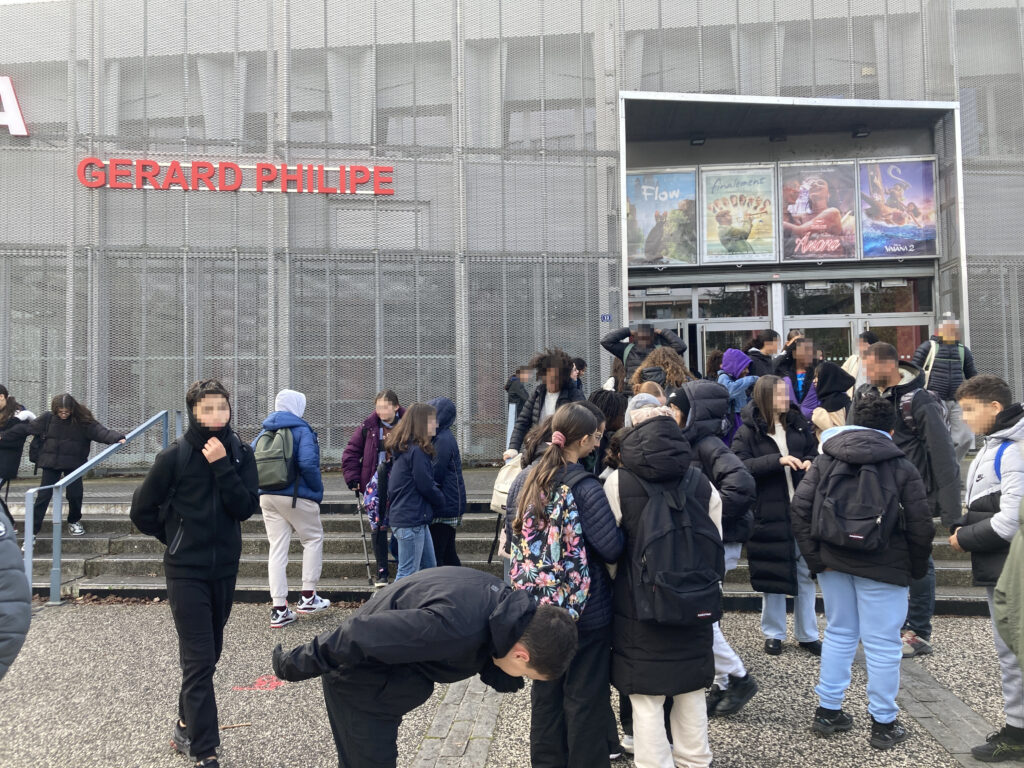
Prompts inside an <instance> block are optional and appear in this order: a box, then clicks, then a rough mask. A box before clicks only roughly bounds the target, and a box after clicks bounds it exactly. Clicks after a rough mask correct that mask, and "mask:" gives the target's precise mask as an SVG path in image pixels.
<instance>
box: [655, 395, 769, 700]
mask: <svg viewBox="0 0 1024 768" xmlns="http://www.w3.org/2000/svg"><path fill="white" fill-rule="evenodd" d="M668 404H669V405H670V406H671V407H672V412H673V414H674V415H675V417H676V423H678V424H679V426H680V427H682V429H683V437H684V438H686V440H687V441H688V442H689V443H690V446H691V447H692V448H693V461H692V466H695V467H697V468H698V469H700V470H701V471H702V472H703V473H704V475H705V476H706V477H707V478H708V479H709V480H710V481H711V483H712V484H713V485H714V486H715V488H716V489H717V490H718V494H719V496H721V498H722V541H723V542H724V543H725V570H726V572H728V571H731V570H733V569H734V568H735V567H736V566H737V565H738V564H739V559H740V552H741V550H742V549H743V544H744V542H746V540H747V539H749V538H750V531H751V529H752V527H753V521H754V515H753V511H752V509H753V506H754V501H755V500H756V499H757V485H756V483H755V482H754V477H753V475H751V474H750V472H748V471H747V468H746V467H745V466H743V462H742V461H740V459H739V457H737V456H736V454H735V453H733V452H732V451H731V450H730V449H729V447H728V446H727V445H726V444H725V443H724V442H722V427H723V425H724V424H725V418H726V414H727V413H728V411H729V390H727V389H726V388H725V387H724V386H722V385H721V384H719V383H717V382H713V381H691V382H687V383H686V384H683V386H682V387H680V388H679V389H675V390H672V392H670V393H669V396H668ZM714 634H715V684H714V685H713V686H712V688H711V691H710V692H709V693H708V699H707V707H708V716H709V717H715V716H726V715H733V714H735V713H737V712H739V711H740V709H742V708H743V707H744V706H745V705H746V703H747V702H748V701H750V699H751V698H753V696H754V694H755V693H757V682H756V681H755V680H754V678H752V677H750V675H748V674H747V668H746V667H745V666H744V664H743V661H742V659H740V657H739V655H738V654H737V653H736V651H734V650H733V649H732V647H731V646H730V645H729V643H728V641H726V639H725V635H723V634H722V628H721V627H720V626H719V622H717V621H716V622H715V625H714Z"/></svg>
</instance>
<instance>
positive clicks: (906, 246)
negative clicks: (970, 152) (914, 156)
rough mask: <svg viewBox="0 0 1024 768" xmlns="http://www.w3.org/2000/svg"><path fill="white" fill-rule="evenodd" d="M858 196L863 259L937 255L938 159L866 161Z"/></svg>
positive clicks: (861, 170) (861, 171)
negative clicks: (936, 173) (936, 181)
mask: <svg viewBox="0 0 1024 768" xmlns="http://www.w3.org/2000/svg"><path fill="white" fill-rule="evenodd" d="M860 199H861V203H860V210H861V216H860V237H861V244H862V245H861V247H862V249H863V253H864V258H865V259H885V258H888V259H894V258H906V257H908V256H937V255H938V238H937V236H936V228H935V220H936V205H935V163H934V161H932V160H886V161H877V162H862V163H861V164H860Z"/></svg>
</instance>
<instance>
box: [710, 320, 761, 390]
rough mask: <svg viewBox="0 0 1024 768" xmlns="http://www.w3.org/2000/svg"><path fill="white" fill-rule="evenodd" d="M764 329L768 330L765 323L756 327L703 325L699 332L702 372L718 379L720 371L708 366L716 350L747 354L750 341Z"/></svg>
mask: <svg viewBox="0 0 1024 768" xmlns="http://www.w3.org/2000/svg"><path fill="white" fill-rule="evenodd" d="M764 328H767V325H766V324H765V323H761V324H759V325H756V326H755V325H752V324H751V323H749V322H746V323H723V322H718V323H702V324H701V325H700V331H699V332H700V342H701V356H700V370H701V371H702V372H703V373H704V375H705V376H712V377H713V378H717V377H718V371H717V370H715V371H712V370H710V368H709V366H708V358H710V357H711V356H712V355H713V354H714V353H715V351H716V350H717V351H718V352H724V351H725V350H727V349H740V350H743V351H744V352H746V351H747V349H749V347H750V340H751V339H752V338H753V337H754V334H755V333H757V332H758V331H760V330H763V329H764Z"/></svg>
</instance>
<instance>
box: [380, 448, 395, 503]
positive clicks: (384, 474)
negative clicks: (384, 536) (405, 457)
mask: <svg viewBox="0 0 1024 768" xmlns="http://www.w3.org/2000/svg"><path fill="white" fill-rule="evenodd" d="M393 466H395V459H394V457H393V456H392V455H391V454H390V453H386V454H384V461H382V462H381V463H380V464H378V465H377V475H376V476H377V509H378V510H379V512H378V514H379V515H380V517H381V519H382V520H383V519H384V518H385V517H387V514H388V480H389V479H390V477H391V468H392V467H393Z"/></svg>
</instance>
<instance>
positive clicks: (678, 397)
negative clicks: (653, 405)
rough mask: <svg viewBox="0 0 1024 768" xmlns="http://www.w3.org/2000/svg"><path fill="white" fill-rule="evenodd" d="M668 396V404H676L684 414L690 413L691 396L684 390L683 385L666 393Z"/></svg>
mask: <svg viewBox="0 0 1024 768" xmlns="http://www.w3.org/2000/svg"><path fill="white" fill-rule="evenodd" d="M666 397H667V398H668V405H674V406H675V407H676V408H678V409H679V410H680V411H682V412H683V415H684V416H689V415H690V398H689V397H687V396H686V392H685V391H683V388H682V387H676V388H675V389H670V390H669V391H668V392H667V393H666Z"/></svg>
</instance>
